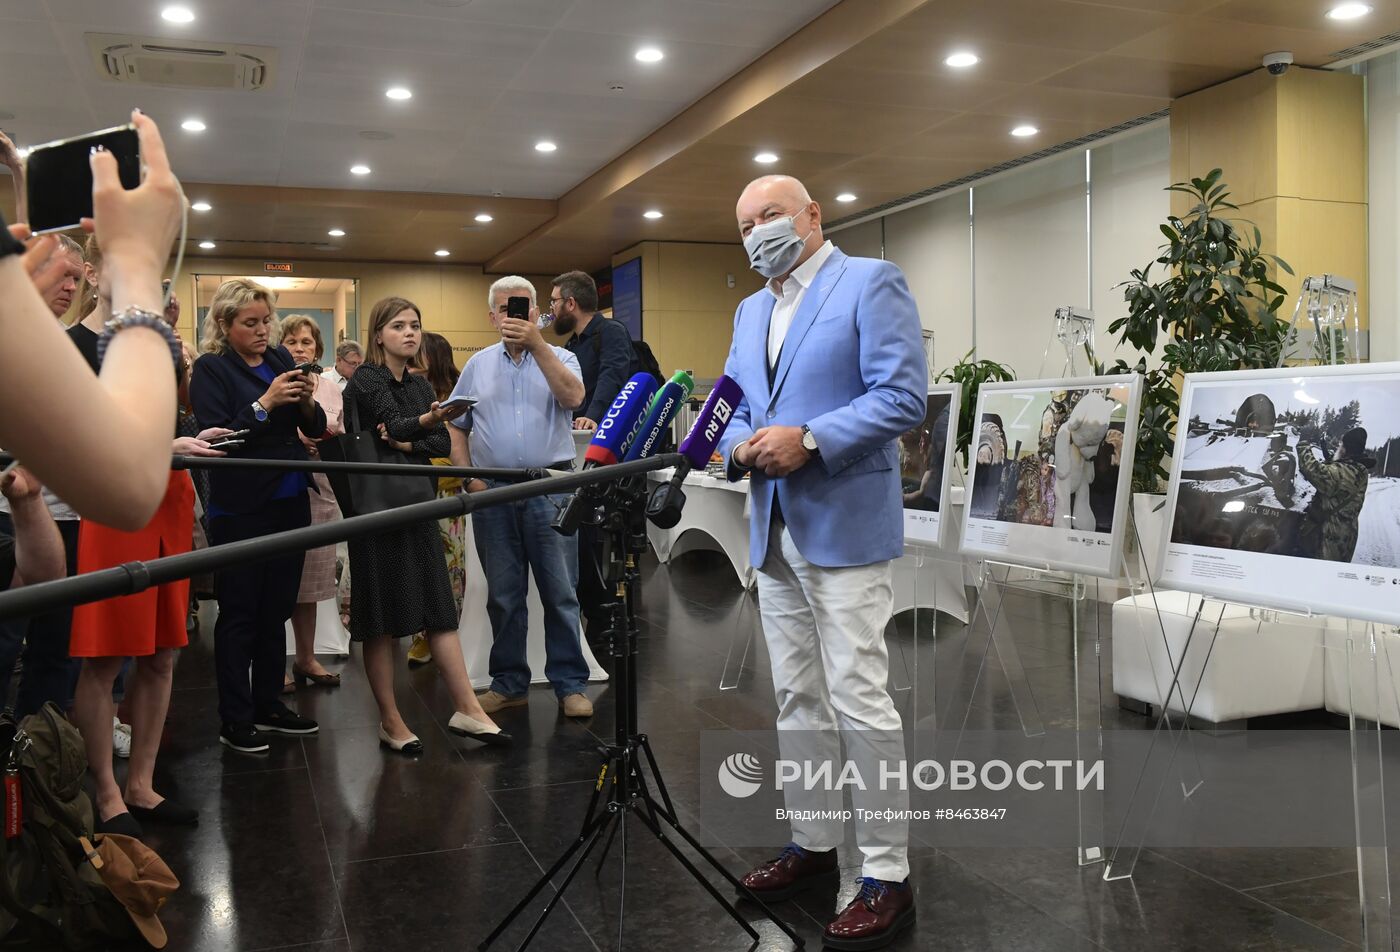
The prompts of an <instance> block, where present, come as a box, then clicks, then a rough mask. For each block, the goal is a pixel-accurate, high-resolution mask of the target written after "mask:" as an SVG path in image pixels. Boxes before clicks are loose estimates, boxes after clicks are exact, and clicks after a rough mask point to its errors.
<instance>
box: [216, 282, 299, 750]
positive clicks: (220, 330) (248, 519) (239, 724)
mask: <svg viewBox="0 0 1400 952" xmlns="http://www.w3.org/2000/svg"><path fill="white" fill-rule="evenodd" d="M276 303H277V299H276V297H275V296H274V295H273V294H272V292H271V291H269V290H267V289H266V288H264V287H262V286H261V285H258V284H255V283H254V282H252V281H248V280H244V279H242V278H235V279H234V280H232V281H225V282H224V283H223V284H221V285H219V289H218V290H217V291H216V292H215V293H214V299H213V301H211V302H210V305H209V314H208V316H207V317H206V318H205V323H204V335H203V338H204V340H203V348H204V350H205V351H206V353H205V354H204V356H202V357H200V358H199V360H198V361H196V362H195V367H194V377H193V379H192V380H191V382H190V399H191V402H192V403H193V404H194V412H195V415H196V416H197V417H198V418H199V423H200V426H202V427H211V426H223V427H228V428H229V429H231V430H247V431H249V432H248V436H247V438H246V442H245V443H244V445H243V446H242V447H241V448H239V449H237V450H235V451H233V452H231V453H230V454H229V455H231V456H239V457H244V458H249V457H251V458H255V459H268V460H305V459H308V456H307V454H306V450H305V448H304V447H303V446H302V443H301V438H300V437H299V436H298V434H297V431H298V430H301V431H302V432H303V433H307V434H317V435H321V434H324V433H325V432H326V413H325V411H324V410H322V409H321V408H320V406H318V405H317V403H316V401H315V399H314V398H313V393H314V384H313V381H311V380H310V379H309V378H308V377H307V375H306V374H305V373H302V372H300V371H297V370H295V369H294V368H295V366H296V365H295V363H294V362H293V360H292V356H291V354H289V353H287V351H286V350H285V349H284V348H281V347H272V346H271V343H270V342H271V339H272V330H273V327H274V324H275V322H276V320H277V308H276ZM309 485H312V484H311V483H310V481H309V480H308V479H307V476H306V474H305V473H294V472H278V471H276V470H228V469H225V470H214V472H213V473H212V474H211V476H210V480H209V537H210V538H209V541H210V544H212V545H223V544H225V543H229V542H237V541H240V540H243V539H251V538H255V537H257V536H264V535H270V534H272V533H274V532H283V531H286V530H288V529H299V528H304V527H305V526H307V525H310V523H311V506H310V503H309V502H308V498H307V494H306V490H307V487H308V486H309ZM302 560H303V553H301V552H292V553H289V554H286V555H279V556H276V557H274V558H270V559H263V560H261V561H259V562H255V563H251V564H245V565H240V566H236V567H234V568H228V569H224V570H222V571H220V572H218V573H217V574H216V575H215V576H214V594H215V595H216V597H217V598H218V600H219V620H218V622H217V624H216V625H215V627H214V659H215V666H216V668H217V671H218V682H219V717H220V719H221V720H222V721H223V727H222V729H221V730H220V732H219V740H220V742H221V743H223V744H225V745H227V746H229V747H232V748H233V749H235V750H239V751H243V752H245V753H259V752H261V751H265V750H267V749H268V742H267V735H268V734H272V733H276V734H293V735H300V734H314V733H316V731H317V729H318V728H317V725H316V722H315V721H313V720H311V719H310V718H307V717H302V716H301V715H299V714H297V713H296V712H295V711H292V710H290V709H289V708H288V707H287V706H286V705H285V704H283V703H282V698H281V695H282V672H283V669H284V667H285V665H286V650H287V649H286V634H285V631H286V624H287V620H288V619H289V618H291V617H292V610H293V609H294V608H295V607H296V599H297V590H298V588H299V587H300V585H301V566H302ZM250 668H251V676H250V673H249V672H250Z"/></svg>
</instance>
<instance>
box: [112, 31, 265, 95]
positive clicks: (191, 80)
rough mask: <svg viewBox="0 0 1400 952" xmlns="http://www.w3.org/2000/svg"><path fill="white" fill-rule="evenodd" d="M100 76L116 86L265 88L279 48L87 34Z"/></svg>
mask: <svg viewBox="0 0 1400 952" xmlns="http://www.w3.org/2000/svg"><path fill="white" fill-rule="evenodd" d="M86 39H87V45H88V51H89V52H90V53H91V54H92V57H93V62H94V64H95V65H96V66H97V72H98V74H99V75H100V76H101V77H102V78H103V79H106V80H108V81H110V82H115V83H144V84H148V85H153V86H175V87H180V88H184V89H242V90H256V89H265V88H267V87H268V86H270V85H271V84H272V80H273V73H274V72H275V71H276V65H277V50H275V49H274V48H272V47H270V46H237V45H232V44H227V43H201V42H193V41H184V40H170V39H159V38H151V37H147V38H142V37H139V36H119V35H117V34H112V33H89V34H87V37H86Z"/></svg>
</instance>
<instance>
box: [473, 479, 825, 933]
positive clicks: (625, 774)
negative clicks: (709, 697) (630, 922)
mask: <svg viewBox="0 0 1400 952" xmlns="http://www.w3.org/2000/svg"><path fill="white" fill-rule="evenodd" d="M646 487H647V483H646V477H645V476H642V477H640V478H638V479H631V480H628V479H624V480H621V481H620V482H619V483H617V484H615V485H613V486H610V487H607V489H606V495H604V496H603V497H602V512H603V522H602V528H603V529H604V531H605V532H606V550H607V562H606V564H607V569H606V576H607V577H606V579H605V581H606V583H607V584H608V585H609V586H611V587H612V589H613V592H614V595H615V598H614V601H613V602H612V604H611V606H610V610H611V615H612V617H611V625H610V627H609V629H608V632H607V640H608V654H609V656H610V657H611V658H612V662H613V666H612V682H613V692H614V695H615V697H616V699H617V704H616V708H615V710H614V714H613V718H614V727H613V741H612V743H611V744H608V745H606V746H604V747H601V748H599V755H600V759H599V771H598V778H597V782H596V783H595V784H594V785H593V792H592V794H591V795H590V796H589V799H588V809H587V811H586V812H585V813H584V817H583V825H582V827H581V829H580V830H579V833H578V836H577V837H575V839H574V841H573V842H572V843H571V844H570V845H569V847H568V848H567V849H565V850H564V852H563V853H562V854H561V855H560V856H559V858H558V859H557V860H555V862H554V865H553V866H551V867H550V868H549V869H548V870H547V871H546V872H545V873H544V875H543V876H541V877H540V878H539V880H537V881H536V882H535V884H534V885H533V886H532V887H530V891H529V892H527V893H526V894H525V896H524V898H522V899H521V900H520V902H519V903H517V904H516V906H515V908H513V909H512V910H511V911H510V912H509V913H507V914H506V917H505V918H504V919H502V920H501V922H500V924H499V925H497V926H496V928H495V930H494V931H492V933H491V934H490V935H488V936H487V937H486V939H485V940H484V941H483V942H482V943H481V944H480V945H479V946H478V948H479V949H482V950H485V949H487V948H489V947H490V946H491V944H492V943H494V942H495V941H496V940H497V939H498V938H500V936H501V934H502V933H504V932H505V930H506V929H507V928H509V927H510V925H511V923H513V922H514V921H515V920H516V919H517V918H518V917H519V916H520V915H521V913H523V912H524V911H525V909H526V907H528V906H529V905H530V903H531V902H533V901H534V900H535V897H537V896H538V895H539V894H540V893H541V892H543V891H544V889H545V888H546V887H547V886H549V885H550V883H551V882H552V881H553V879H554V877H555V876H556V875H558V874H559V873H560V872H561V871H563V870H564V869H565V867H568V872H567V873H566V874H565V876H564V880H563V882H562V883H561V884H560V885H559V887H558V889H557V890H555V892H554V895H553V896H551V897H550V899H549V902H547V903H546V904H545V907H544V909H543V910H542V911H541V912H540V914H539V916H538V918H536V919H535V922H534V924H533V925H532V926H531V927H530V931H529V933H528V934H526V936H525V938H524V940H523V941H522V942H521V943H520V945H519V946H518V947H517V949H518V950H523V949H525V948H526V947H527V946H528V945H529V944H530V943H531V941H532V940H533V939H534V938H535V936H536V934H538V933H539V931H540V929H541V928H542V927H543V926H544V923H545V919H546V918H548V916H549V914H550V913H551V912H552V911H553V910H554V907H555V906H557V905H558V904H559V901H560V900H561V899H563V898H564V893H565V892H567V891H568V888H569V885H570V884H571V883H572V882H573V881H574V877H575V876H577V875H578V872H579V870H580V869H581V868H582V867H583V864H584V863H585V862H586V861H587V860H588V857H589V855H590V854H592V853H593V851H594V849H595V848H596V847H597V846H598V844H599V842H602V841H603V840H604V836H606V842H605V843H604V846H603V851H602V853H601V854H600V855H599V857H598V870H599V871H600V872H601V870H602V866H603V861H604V860H605V859H606V858H607V854H608V852H609V850H610V849H611V848H612V844H613V839H614V838H615V837H616V836H617V834H618V832H619V831H620V832H621V834H622V880H621V898H620V899H619V903H618V916H617V949H618V952H622V939H623V929H624V924H625V921H626V920H625V914H626V906H627V821H628V816H629V814H630V815H632V816H633V817H635V819H636V820H637V821H638V822H639V823H641V825H642V826H643V827H644V828H645V829H646V831H647V832H649V833H651V834H652V835H653V836H655V837H656V838H657V839H658V840H659V841H660V842H661V844H662V845H663V846H665V847H666V849H667V850H668V851H670V853H671V855H672V856H674V857H675V858H676V861H677V862H678V863H680V864H681V866H682V867H684V868H685V870H686V872H688V873H689V874H690V875H691V877H692V878H694V879H695V881H696V882H698V883H699V884H700V885H701V886H703V887H704V888H705V891H706V892H708V893H709V894H710V896H711V897H712V898H713V899H714V901H715V902H717V903H719V905H720V906H721V907H722V908H723V909H724V911H725V912H727V913H729V916H730V918H731V919H733V920H734V921H735V922H736V923H737V924H738V925H739V926H740V928H742V929H743V930H744V932H746V933H747V934H748V936H749V938H750V939H752V940H753V943H752V945H750V946H749V948H750V949H754V948H756V947H757V946H758V942H759V934H758V932H757V931H756V930H755V929H754V927H753V926H752V925H750V924H749V922H748V921H747V920H745V919H744V917H743V915H741V914H740V912H739V910H738V909H736V908H735V907H734V903H733V902H732V901H731V900H730V899H729V897H727V896H725V895H724V894H723V893H721V892H720V891H719V890H718V889H717V888H716V887H715V885H714V884H713V883H711V882H710V881H709V880H708V879H707V878H706V877H705V874H704V873H703V872H702V871H701V870H700V869H699V868H698V867H697V866H696V864H695V863H693V862H692V861H691V860H690V858H689V857H687V856H686V855H685V854H684V853H683V852H681V849H680V847H679V846H678V845H677V844H676V842H675V840H674V839H672V837H671V835H670V834H671V833H674V834H675V835H676V836H679V837H680V838H681V839H682V840H684V841H685V842H686V843H688V844H690V847H691V849H693V850H694V851H695V852H696V853H697V854H699V856H700V858H701V859H703V860H704V861H705V862H707V863H709V864H710V865H711V866H713V867H714V868H715V869H716V870H717V871H718V872H719V873H720V875H722V876H723V877H724V878H725V879H726V880H727V881H728V882H729V884H730V885H731V886H732V887H734V889H736V890H737V891H739V892H740V893H741V894H742V895H744V896H745V897H746V898H748V899H750V900H751V901H753V902H755V903H757V904H758V906H759V907H760V908H761V909H762V910H763V915H764V916H765V917H766V918H767V919H769V920H771V921H772V922H773V924H774V925H776V926H777V927H778V928H779V929H781V930H782V932H783V933H784V934H785V935H786V936H787V937H788V938H789V939H791V940H792V941H793V943H794V944H795V946H796V947H797V948H799V949H800V948H802V947H803V945H804V942H803V939H802V937H801V936H799V935H797V934H796V933H795V932H794V931H793V930H792V928H791V927H789V926H788V925H787V924H786V923H785V922H783V921H782V920H781V919H779V918H778V917H777V916H776V915H774V914H773V911H772V910H771V909H769V908H768V907H767V905H765V904H764V903H763V902H762V901H761V900H760V899H758V898H757V897H755V896H754V895H753V894H752V893H750V892H748V890H746V889H744V888H743V886H741V885H740V883H739V880H738V879H736V878H735V877H734V875H733V874H731V873H730V872H729V871H728V870H727V869H725V867H724V866H723V865H722V864H721V863H720V862H719V860H717V859H716V858H715V857H714V856H713V855H712V854H711V853H710V852H709V850H707V849H705V847H703V846H701V845H700V843H699V842H698V841H697V840H696V839H695V837H694V836H693V835H691V834H690V832H689V831H687V830H686V829H685V827H683V826H682V825H681V823H680V821H679V819H678V818H677V816H676V809H675V806H674V805H673V804H672V803H671V795H670V794H669V793H668V792H667V791H666V782H665V780H664V779H662V776H661V770H660V768H659V767H658V766H657V763H656V756H655V754H654V753H653V752H652V748H651V741H650V739H649V738H648V737H647V735H646V734H644V733H642V732H641V731H640V730H639V728H638V706H637V682H636V678H635V673H636V672H635V669H634V662H635V658H636V656H637V624H636V612H635V606H634V600H633V590H634V587H635V586H636V585H637V583H638V582H639V580H640V577H641V572H640V569H639V559H640V557H641V555H642V554H643V553H644V552H645V551H646V547H647V534H646V518H645V506H646ZM648 778H650V779H648ZM653 784H654V786H655V793H653Z"/></svg>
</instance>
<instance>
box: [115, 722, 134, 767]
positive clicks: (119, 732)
mask: <svg viewBox="0 0 1400 952" xmlns="http://www.w3.org/2000/svg"><path fill="white" fill-rule="evenodd" d="M112 753H114V754H116V755H117V756H118V757H120V758H121V759H122V760H126V759H127V758H128V757H130V756H131V725H130V724H123V723H122V722H121V720H120V719H119V718H116V717H114V718H112Z"/></svg>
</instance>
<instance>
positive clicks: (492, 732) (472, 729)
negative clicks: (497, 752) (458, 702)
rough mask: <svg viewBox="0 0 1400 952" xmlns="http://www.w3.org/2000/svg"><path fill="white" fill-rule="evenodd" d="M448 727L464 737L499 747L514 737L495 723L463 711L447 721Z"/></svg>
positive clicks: (508, 742)
mask: <svg viewBox="0 0 1400 952" xmlns="http://www.w3.org/2000/svg"><path fill="white" fill-rule="evenodd" d="M447 729H448V730H450V731H451V732H452V733H454V734H461V735H462V736H463V737H470V738H471V739H472V740H479V741H481V742H482V743H483V744H491V745H493V746H497V747H504V746H506V745H508V744H510V743H511V742H512V740H513V739H514V738H512V737H511V736H510V735H509V734H507V733H506V732H505V731H503V730H501V729H500V728H499V727H497V726H496V725H495V724H487V723H486V722H484V721H479V720H477V719H476V718H474V717H469V716H468V715H466V714H463V713H462V712H461V711H458V712H457V713H456V714H453V715H452V719H451V720H449V721H448V722H447Z"/></svg>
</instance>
